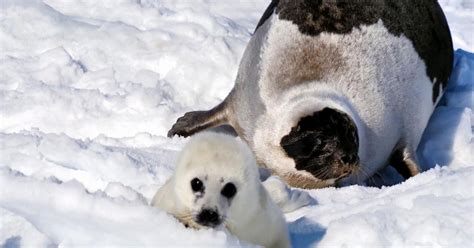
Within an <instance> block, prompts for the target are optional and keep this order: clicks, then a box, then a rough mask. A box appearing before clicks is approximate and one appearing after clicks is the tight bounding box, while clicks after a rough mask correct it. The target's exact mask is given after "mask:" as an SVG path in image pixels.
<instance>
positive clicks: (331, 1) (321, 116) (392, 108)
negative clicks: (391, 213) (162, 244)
mask: <svg viewBox="0 0 474 248" xmlns="http://www.w3.org/2000/svg"><path fill="white" fill-rule="evenodd" d="M452 61H453V47H452V40H451V35H450V31H449V27H448V25H447V23H446V19H445V17H444V14H443V11H442V10H441V7H440V6H439V4H438V3H437V1H435V0H417V1H410V0H360V1H359V0H358V1H339V0H322V1H313V0H273V1H272V3H271V4H270V6H269V7H268V9H267V10H266V11H265V13H264V15H263V17H262V18H261V20H260V22H259V24H258V25H257V28H256V30H255V33H254V35H253V36H252V38H251V39H250V41H249V43H248V45H247V48H246V50H245V53H244V55H243V57H242V60H241V63H240V67H239V72H238V75H237V78H236V80H235V85H234V88H233V89H232V91H231V92H230V93H229V95H228V96H227V98H226V99H225V100H224V101H223V102H222V103H220V104H219V105H217V106H216V107H214V108H213V109H211V110H209V111H194V112H189V113H186V114H185V115H184V116H183V117H181V118H179V119H178V120H177V122H176V124H175V125H173V127H172V128H171V130H170V131H169V133H168V135H169V136H173V135H181V136H189V135H192V134H194V133H196V132H199V131H200V130H203V129H206V128H209V127H215V126H219V125H223V124H228V125H230V126H232V127H233V128H234V129H235V131H236V133H237V134H238V135H239V136H240V137H241V138H242V139H243V140H244V141H246V142H247V143H248V144H249V146H250V147H251V149H252V150H253V152H254V153H255V156H256V158H257V161H258V163H259V164H260V165H262V166H264V167H266V168H269V169H270V170H271V171H272V173H273V174H276V175H278V176H280V177H281V178H283V179H284V180H285V181H286V182H287V183H289V184H290V185H292V186H295V187H302V188H318V187H324V186H330V185H335V184H337V183H338V182H339V183H341V184H348V183H363V182H364V181H365V180H366V179H368V178H370V177H372V176H373V175H375V174H376V173H377V172H378V171H380V170H382V169H384V168H385V167H386V166H387V165H392V166H393V167H394V168H395V169H397V171H398V172H399V173H400V174H401V175H402V176H403V177H405V178H408V177H410V176H413V175H416V174H417V173H418V172H419V166H418V161H417V158H416V152H415V151H416V148H417V146H418V143H419V141H420V138H421V135H422V133H423V130H424V129H425V126H426V124H427V122H428V119H429V118H430V116H431V114H432V111H433V109H434V106H435V105H436V102H437V100H438V99H439V97H440V96H441V93H442V90H443V89H444V87H445V86H446V84H447V82H448V78H449V75H450V73H451V67H452Z"/></svg>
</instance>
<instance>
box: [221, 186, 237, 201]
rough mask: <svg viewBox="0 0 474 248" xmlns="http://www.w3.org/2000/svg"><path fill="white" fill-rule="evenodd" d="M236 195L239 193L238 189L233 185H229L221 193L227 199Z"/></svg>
mask: <svg viewBox="0 0 474 248" xmlns="http://www.w3.org/2000/svg"><path fill="white" fill-rule="evenodd" d="M235 193H237V188H235V185H234V184H233V183H227V184H226V185H225V186H224V188H222V191H221V194H222V195H223V196H225V197H227V198H232V197H233V196H234V195H235Z"/></svg>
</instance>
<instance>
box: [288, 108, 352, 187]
mask: <svg viewBox="0 0 474 248" xmlns="http://www.w3.org/2000/svg"><path fill="white" fill-rule="evenodd" d="M280 145H281V146H282V147H283V149H284V150H285V152H286V153H287V155H288V156H289V157H291V158H293V159H294V160H295V164H296V169H297V170H305V171H307V172H309V173H311V174H312V175H313V176H315V177H316V178H318V179H322V180H324V179H333V178H340V177H341V176H347V175H348V174H349V173H350V172H351V171H352V169H353V167H354V166H355V165H357V164H358V163H359V156H358V151H359V137H358V134H357V128H356V126H355V124H354V122H353V121H352V119H351V118H350V117H349V116H348V115H347V114H345V113H343V112H341V111H338V110H335V109H331V108H324V109H323V110H321V111H317V112H314V113H313V115H311V116H306V117H303V118H301V119H300V121H299V122H298V124H297V125H296V126H295V127H293V128H292V129H291V131H290V133H289V134H288V135H286V136H284V137H283V138H282V139H281V142H280Z"/></svg>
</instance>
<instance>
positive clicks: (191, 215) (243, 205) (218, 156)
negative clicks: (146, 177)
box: [151, 132, 290, 247]
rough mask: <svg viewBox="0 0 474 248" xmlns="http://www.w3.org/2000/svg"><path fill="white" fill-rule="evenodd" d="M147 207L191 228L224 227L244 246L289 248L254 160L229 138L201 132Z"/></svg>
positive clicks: (281, 219)
mask: <svg viewBox="0 0 474 248" xmlns="http://www.w3.org/2000/svg"><path fill="white" fill-rule="evenodd" d="M271 184H273V183H271ZM151 205H153V206H155V207H157V208H159V209H162V210H164V211H166V212H168V213H170V214H172V215H173V216H175V217H176V218H178V219H179V220H180V221H181V222H183V223H184V224H185V225H187V226H190V227H194V228H200V227H211V228H214V227H218V226H221V225H222V224H223V225H225V227H226V228H227V229H228V230H229V232H230V233H232V234H233V235H235V236H236V237H238V238H239V239H241V240H244V241H247V242H249V243H253V244H257V245H262V246H264V247H289V246H290V243H289V235H288V230H287V226H286V222H285V219H284V217H283V213H282V211H281V210H280V208H279V207H278V206H277V205H276V203H274V202H273V200H272V199H271V197H270V196H269V194H268V192H267V191H266V189H265V188H264V186H263V185H262V183H261V182H260V177H259V173H258V169H257V165H256V161H255V158H254V155H253V154H252V152H251V151H250V149H249V148H248V146H247V145H246V144H245V143H243V142H242V141H239V140H237V139H236V138H235V137H232V136H229V135H224V134H217V133H210V132H209V133H207V132H206V133H203V134H199V135H196V136H195V137H193V139H191V140H190V141H189V142H188V143H187V144H186V145H185V147H184V149H183V150H182V152H181V153H180V155H179V157H178V160H177V166H176V169H175V172H174V174H173V175H172V177H171V178H170V179H169V180H168V181H167V182H166V183H165V184H164V185H163V186H162V187H161V188H160V189H159V190H158V192H157V193H156V195H155V196H154V198H153V200H152V202H151Z"/></svg>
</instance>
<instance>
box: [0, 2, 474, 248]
mask: <svg viewBox="0 0 474 248" xmlns="http://www.w3.org/2000/svg"><path fill="white" fill-rule="evenodd" d="M441 3H442V6H443V8H444V10H445V12H446V15H447V17H448V22H449V23H450V26H451V31H452V34H453V40H454V45H455V48H456V49H458V48H461V49H464V50H466V51H471V52H472V51H474V37H473V35H472V30H473V29H474V14H473V13H474V2H473V1H472V0H465V1H463V0H443V1H441ZM267 4H268V0H258V1H255V0H253V1H250V0H249V1H247V0H246V1H231V0H179V1H177V0H161V1H158V0H138V1H137V0H120V1H119V0H108V1H106V0H103V1H95V0H75V1H65V0H43V1H33V0H31V1H30V0H0V73H1V74H0V216H1V217H0V245H4V246H6V247H18V246H21V247H41V246H50V245H52V246H55V245H61V246H80V245H83V246H87V245H91V244H94V245H97V246H101V245H113V246H144V245H149V246H178V245H179V246H184V245H200V246H203V247H205V246H211V245H212V246H231V245H238V244H240V243H239V241H238V240H237V239H235V238H234V237H232V236H231V235H228V234H227V233H225V232H224V231H214V230H200V231H195V230H190V229H186V228H184V227H183V226H182V225H181V224H179V223H178V222H177V221H176V220H175V219H173V218H172V217H170V216H168V215H166V214H164V213H162V212H160V211H158V210H156V209H153V208H150V207H149V206H147V202H148V201H149V200H150V199H151V197H152V196H153V194H154V192H155V191H156V190H157V188H159V187H160V186H161V185H162V184H163V183H164V181H165V180H166V179H167V178H168V177H169V176H170V175H171V173H172V170H173V159H174V157H175V155H176V154H177V151H179V149H180V148H181V147H182V145H183V143H184V142H185V140H184V139H180V138H175V139H168V138H166V137H165V134H166V132H167V130H168V129H169V127H170V126H171V124H173V122H174V121H175V119H176V118H177V117H178V116H180V115H181V114H182V113H184V112H186V111H189V110H196V109H204V108H209V107H212V106H213V105H215V104H216V103H218V102H220V101H221V100H222V99H223V98H224V97H225V96H226V94H227V93H228V91H229V90H230V89H231V87H232V85H233V80H234V77H235V75H236V71H237V66H238V63H239V59H240V56H241V54H242V52H243V49H244V48H245V45H246V42H247V41H248V39H249V37H250V34H251V32H252V31H253V29H254V26H255V24H256V22H257V21H258V19H259V17H260V15H261V14H262V12H263V10H264V9H265V7H266V5H267ZM456 55H457V56H456V59H457V60H456V68H455V72H454V73H453V77H452V81H451V83H450V87H449V90H448V92H447V93H446V95H445V97H444V98H443V100H442V102H441V105H442V106H439V107H438V108H437V110H436V111H435V113H434V115H433V118H432V121H431V122H430V125H429V127H428V129H427V130H426V132H425V136H424V138H423V142H422V144H421V145H420V147H419V156H420V158H421V160H422V161H423V165H424V167H425V169H426V170H427V171H426V172H424V173H422V174H420V175H418V176H416V177H414V178H411V179H409V180H408V181H406V182H404V183H402V184H398V185H395V186H392V187H384V188H381V189H379V188H371V187H364V186H351V187H345V188H339V189H335V188H327V189H321V190H312V191H309V192H310V194H311V196H312V197H313V198H314V199H315V204H313V205H311V206H308V207H305V208H302V209H300V210H297V211H295V212H293V213H290V214H288V215H287V220H288V224H289V226H290V231H291V235H292V238H293V245H294V246H296V247H306V246H314V245H317V246H324V247H326V246H342V245H344V244H346V245H349V246H350V247H354V246H360V247H367V246H393V247H399V246H401V245H414V246H435V247H436V246H450V247H454V246H457V247H469V246H471V247H472V246H473V243H474V159H473V158H472V154H474V145H473V141H472V140H473V139H472V130H473V123H474V115H473V113H472V112H471V111H472V109H473V100H472V96H473V94H474V91H473V88H472V87H473V84H474V83H473V82H474V55H473V54H469V53H466V52H462V51H458V52H457V54H456ZM436 165H440V166H436ZM435 166H436V167H435Z"/></svg>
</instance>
